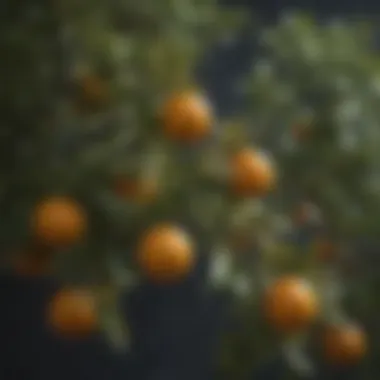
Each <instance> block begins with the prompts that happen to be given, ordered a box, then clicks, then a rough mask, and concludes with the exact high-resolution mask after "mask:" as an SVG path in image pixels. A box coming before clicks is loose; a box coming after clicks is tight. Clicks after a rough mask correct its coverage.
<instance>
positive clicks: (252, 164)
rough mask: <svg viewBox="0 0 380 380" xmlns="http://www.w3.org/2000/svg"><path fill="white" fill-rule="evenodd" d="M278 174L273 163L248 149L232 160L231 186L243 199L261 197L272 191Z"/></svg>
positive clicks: (238, 153) (237, 154) (259, 153)
mask: <svg viewBox="0 0 380 380" xmlns="http://www.w3.org/2000/svg"><path fill="white" fill-rule="evenodd" d="M275 183H276V173H275V170H274V167H273V164H272V162H271V161H270V160H269V158H268V157H266V156H265V155H264V154H262V153H261V152H258V151H256V150H254V149H250V148H246V149H243V150H241V151H239V152H237V153H236V154H235V155H234V156H233V157H232V160H231V185H232V189H233V191H234V193H235V194H236V195H238V196H241V197H250V196H261V195H265V194H266V193H268V192H269V191H270V190H272V189H273V188H274V186H275Z"/></svg>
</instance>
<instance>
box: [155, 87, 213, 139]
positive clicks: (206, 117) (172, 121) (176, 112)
mask: <svg viewBox="0 0 380 380" xmlns="http://www.w3.org/2000/svg"><path fill="white" fill-rule="evenodd" d="M213 121H214V115H213V110H212V107H211V105H210V103H209V101H208V99H207V98H206V97H204V96H203V95H202V94H201V93H198V92H193V91H186V92H182V93H177V94H174V95H173V96H172V97H171V98H169V99H168V100H167V101H166V103H165V104H164V106H163V110H162V122H163V132H164V134H165V136H166V137H168V138H170V139H172V140H175V141H180V142H185V143H193V142H198V141H201V140H203V139H204V138H206V137H207V136H208V135H209V134H210V133H211V129H212V125H213Z"/></svg>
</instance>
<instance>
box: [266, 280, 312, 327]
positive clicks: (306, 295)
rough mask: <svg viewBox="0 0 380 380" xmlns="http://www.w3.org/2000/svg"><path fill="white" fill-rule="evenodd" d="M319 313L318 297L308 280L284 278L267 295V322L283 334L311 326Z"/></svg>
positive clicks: (270, 288) (273, 285)
mask: <svg viewBox="0 0 380 380" xmlns="http://www.w3.org/2000/svg"><path fill="white" fill-rule="evenodd" d="M318 311H319V307H318V300H317V296H316V294H315V293H314V291H313V289H312V287H311V286H310V284H308V282H307V281H306V280H303V279H301V278H297V277H282V278H280V279H278V280H277V281H276V282H275V283H274V284H272V285H271V286H270V287H269V289H268V290H267V292H266V294H265V299H264V312H265V317H266V319H267V321H268V322H269V323H270V324H271V325H272V326H273V327H275V328H276V329H277V330H278V331H280V332H282V333H293V332H297V331H300V330H302V329H304V328H305V327H307V326H309V325H310V324H311V323H312V322H313V321H314V320H315V319H316V317H317V315H318Z"/></svg>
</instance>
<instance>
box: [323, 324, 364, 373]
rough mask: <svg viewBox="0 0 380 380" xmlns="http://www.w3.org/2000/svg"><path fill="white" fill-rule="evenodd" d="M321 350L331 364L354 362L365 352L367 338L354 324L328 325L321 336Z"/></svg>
mask: <svg viewBox="0 0 380 380" xmlns="http://www.w3.org/2000/svg"><path fill="white" fill-rule="evenodd" d="M323 350H324V353H325V357H326V360H327V361H328V362H330V363H331V364H335V365H350V364H356V363H357V362H359V361H360V360H361V359H362V358H363V357H364V356H365V354H366V352H367V338H366V335H365V333H364V331H363V330H362V329H361V328H360V327H359V326H356V325H351V324H347V325H343V326H330V327H328V328H327V329H326V331H325V334H324V336H323Z"/></svg>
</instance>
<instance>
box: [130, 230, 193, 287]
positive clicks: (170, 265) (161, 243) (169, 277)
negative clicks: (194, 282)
mask: <svg viewBox="0 0 380 380" xmlns="http://www.w3.org/2000/svg"><path fill="white" fill-rule="evenodd" d="M137 255H138V262H139V264H140V267H141V269H142V271H143V273H144V274H145V275H146V276H147V277H148V278H149V279H151V280H152V281H155V282H158V283H167V282H175V281H178V280H181V279H182V278H184V277H185V276H186V275H187V274H188V273H189V272H190V271H191V269H192V268H193V265H194V261H195V257H194V246H193V242H192V239H191V237H190V236H189V235H188V234H187V233H186V232H185V231H183V230H182V229H180V228H178V227H176V226H171V225H159V226H155V227H153V228H152V229H150V230H149V231H148V232H147V233H146V234H145V235H144V236H143V238H142V240H141V242H140V245H139V247H138V252H137Z"/></svg>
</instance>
